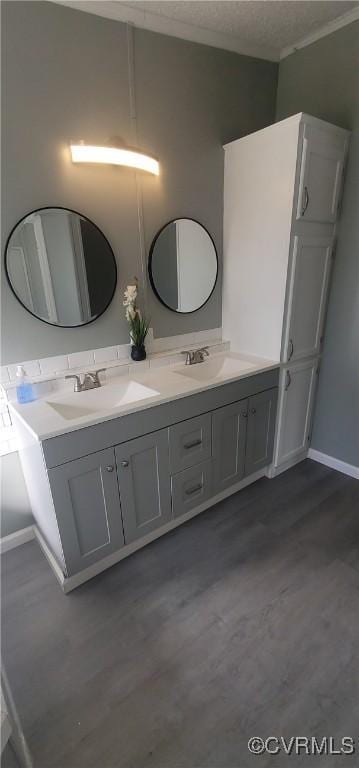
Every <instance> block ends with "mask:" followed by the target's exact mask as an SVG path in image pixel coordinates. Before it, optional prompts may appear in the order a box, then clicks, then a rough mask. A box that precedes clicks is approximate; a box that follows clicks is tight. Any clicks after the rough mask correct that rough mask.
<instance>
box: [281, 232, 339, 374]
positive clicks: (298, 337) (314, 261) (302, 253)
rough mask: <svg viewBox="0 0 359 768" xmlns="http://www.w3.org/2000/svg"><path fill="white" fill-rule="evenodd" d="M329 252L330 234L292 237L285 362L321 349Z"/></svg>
mask: <svg viewBox="0 0 359 768" xmlns="http://www.w3.org/2000/svg"><path fill="white" fill-rule="evenodd" d="M331 252H332V238H330V237H315V236H296V237H295V238H294V242H293V258H292V264H291V274H290V284H289V296H288V310H287V322H286V333H285V342H284V359H285V360H286V361H289V360H292V361H294V360H298V359H300V358H303V357H313V356H314V355H317V354H319V352H320V344H321V336H322V331H323V323H324V317H325V309H326V303H327V294H328V287H329V276H330V268H331Z"/></svg>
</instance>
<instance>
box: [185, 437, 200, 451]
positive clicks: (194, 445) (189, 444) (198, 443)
mask: <svg viewBox="0 0 359 768" xmlns="http://www.w3.org/2000/svg"><path fill="white" fill-rule="evenodd" d="M196 445H202V440H201V439H200V438H199V439H198V440H192V442H191V443H185V444H184V447H185V449H186V450H187V451H188V449H189V448H195V447H196Z"/></svg>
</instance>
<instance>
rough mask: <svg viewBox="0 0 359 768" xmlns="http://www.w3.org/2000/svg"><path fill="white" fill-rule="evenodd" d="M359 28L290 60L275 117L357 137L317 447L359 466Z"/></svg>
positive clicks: (331, 309) (284, 69) (281, 71)
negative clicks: (312, 121) (308, 118)
mask: <svg viewBox="0 0 359 768" xmlns="http://www.w3.org/2000/svg"><path fill="white" fill-rule="evenodd" d="M358 39H359V22H355V23H353V24H350V25H349V26H346V27H343V28H342V29H340V30H338V31H337V32H335V33H333V34H331V35H329V36H328V37H324V38H322V39H321V40H318V41H317V42H316V43H313V44H312V45H310V46H308V47H307V48H304V49H303V50H300V51H297V52H296V53H294V54H293V55H292V56H288V58H286V59H284V60H283V61H282V62H281V63H280V67H279V83H278V100H277V118H278V119H281V118H284V117H287V116H288V115H292V114H294V113H295V112H300V111H303V112H309V114H311V115H315V116H316V117H319V118H322V119H324V120H328V121H330V122H332V123H335V124H337V125H340V126H342V127H343V128H349V129H350V130H351V131H352V132H353V134H352V137H351V145H350V153H349V162H348V168H347V175H346V181H345V191H344V199H343V208H342V214H341V220H340V226H339V232H338V248H337V256H336V260H335V265H334V273H333V280H332V288H331V293H330V300H329V308H328V319H327V326H326V334H325V343H324V350H323V363H322V367H321V374H320V380H319V389H318V395H317V404H316V412H315V421H314V431H313V439H312V447H313V448H315V449H316V450H318V451H322V452H323V453H326V454H329V455H330V456H334V457H336V458H338V459H341V460H342V461H345V462H348V463H350V464H354V465H355V466H359V221H358V214H359V99H358V94H359V76H358V73H359V45H358Z"/></svg>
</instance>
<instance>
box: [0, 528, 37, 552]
mask: <svg viewBox="0 0 359 768" xmlns="http://www.w3.org/2000/svg"><path fill="white" fill-rule="evenodd" d="M34 538H35V533H34V527H33V526H32V525H29V526H28V527H27V528H21V530H20V531H15V533H9V535H8V536H3V538H2V539H0V553H1V554H2V555H3V554H4V552H9V551H10V549H15V547H20V546H21V544H26V543H27V542H28V541H31V539H34Z"/></svg>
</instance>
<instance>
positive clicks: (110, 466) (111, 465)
mask: <svg viewBox="0 0 359 768" xmlns="http://www.w3.org/2000/svg"><path fill="white" fill-rule="evenodd" d="M106 469H107V472H113V464H109V465H108V467H106Z"/></svg>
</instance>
